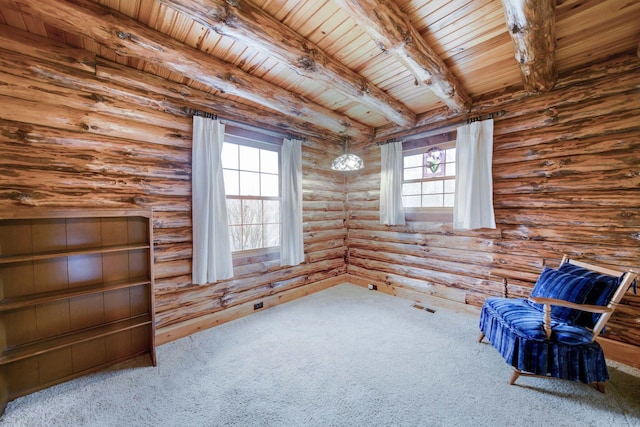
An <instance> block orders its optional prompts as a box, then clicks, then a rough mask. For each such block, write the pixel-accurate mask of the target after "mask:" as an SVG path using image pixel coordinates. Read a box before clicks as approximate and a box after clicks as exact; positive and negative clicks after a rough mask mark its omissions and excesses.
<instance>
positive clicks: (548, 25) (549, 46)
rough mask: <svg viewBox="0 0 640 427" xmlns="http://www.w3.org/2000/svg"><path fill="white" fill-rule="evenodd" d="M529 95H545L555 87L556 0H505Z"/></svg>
mask: <svg viewBox="0 0 640 427" xmlns="http://www.w3.org/2000/svg"><path fill="white" fill-rule="evenodd" d="M502 4H503V6H504V14H505V19H506V22H507V29H508V30H509V34H510V35H511V38H512V39H513V44H514V47H515V58H516V61H518V64H520V74H521V75H522V82H523V83H524V88H525V90H526V91H527V92H530V93H534V92H546V91H549V90H551V89H553V87H554V86H555V84H556V81H557V80H558V72H557V69H556V57H555V50H556V36H555V34H556V0H502Z"/></svg>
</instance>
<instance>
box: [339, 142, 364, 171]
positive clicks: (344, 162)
mask: <svg viewBox="0 0 640 427" xmlns="http://www.w3.org/2000/svg"><path fill="white" fill-rule="evenodd" d="M362 168H364V162H363V161H362V159H361V158H360V157H358V156H357V155H355V154H351V153H349V138H345V139H344V151H343V153H342V155H340V156H338V157H336V159H335V160H334V161H333V163H331V169H333V170H334V171H341V172H348V171H357V170H360V169H362Z"/></svg>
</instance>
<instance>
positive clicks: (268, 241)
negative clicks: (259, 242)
mask: <svg viewBox="0 0 640 427" xmlns="http://www.w3.org/2000/svg"><path fill="white" fill-rule="evenodd" d="M264 246H265V247H269V246H280V224H265V225H264Z"/></svg>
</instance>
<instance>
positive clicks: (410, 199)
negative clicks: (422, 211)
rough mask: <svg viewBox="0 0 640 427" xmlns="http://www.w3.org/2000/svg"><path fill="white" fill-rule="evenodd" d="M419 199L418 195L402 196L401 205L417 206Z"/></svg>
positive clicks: (418, 205) (406, 206) (407, 206)
mask: <svg viewBox="0 0 640 427" xmlns="http://www.w3.org/2000/svg"><path fill="white" fill-rule="evenodd" d="M420 200H421V197H420V196H402V205H403V206H404V207H405V208H419V207H420Z"/></svg>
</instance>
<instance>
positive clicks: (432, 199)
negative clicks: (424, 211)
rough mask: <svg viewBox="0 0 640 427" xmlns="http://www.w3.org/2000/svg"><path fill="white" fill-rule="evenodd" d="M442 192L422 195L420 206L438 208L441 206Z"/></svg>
mask: <svg viewBox="0 0 640 427" xmlns="http://www.w3.org/2000/svg"><path fill="white" fill-rule="evenodd" d="M442 198H443V197H442V194H436V195H430V196H422V207H425V208H440V207H442V204H443V203H442Z"/></svg>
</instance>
